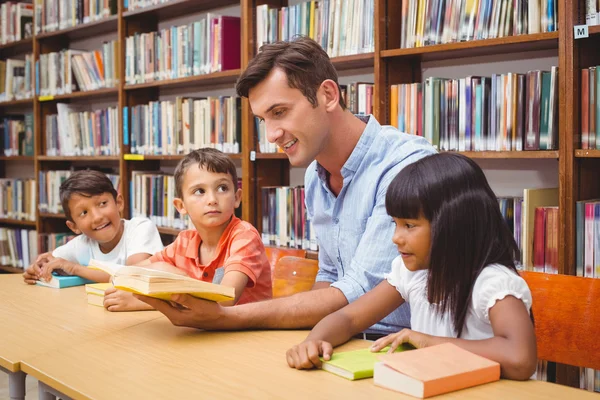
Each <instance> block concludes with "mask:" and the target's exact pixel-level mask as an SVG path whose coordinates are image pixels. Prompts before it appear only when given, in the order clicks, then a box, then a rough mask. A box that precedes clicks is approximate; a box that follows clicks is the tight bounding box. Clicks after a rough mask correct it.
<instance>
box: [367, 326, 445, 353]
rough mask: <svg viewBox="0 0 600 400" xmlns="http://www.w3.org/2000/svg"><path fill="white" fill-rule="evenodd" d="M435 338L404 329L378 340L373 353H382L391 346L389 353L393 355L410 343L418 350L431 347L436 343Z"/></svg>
mask: <svg viewBox="0 0 600 400" xmlns="http://www.w3.org/2000/svg"><path fill="white" fill-rule="evenodd" d="M434 339H435V336H431V335H427V334H425V333H420V332H415V331H413V330H411V329H402V330H401V331H400V332H396V333H392V334H389V335H387V336H385V337H382V338H380V339H377V340H376V341H375V343H373V345H372V346H371V351H373V352H376V351H380V350H381V349H383V348H384V347H386V346H390V349H389V350H388V353H393V352H394V351H396V349H397V348H398V347H399V346H400V345H402V344H403V343H408V344H410V345H412V346H414V347H416V348H417V349H420V348H422V347H429V346H432V345H434V344H436V343H434Z"/></svg>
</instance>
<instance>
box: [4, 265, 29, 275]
mask: <svg viewBox="0 0 600 400" xmlns="http://www.w3.org/2000/svg"><path fill="white" fill-rule="evenodd" d="M0 271H4V272H9V273H11V274H22V273H23V272H25V271H24V270H23V268H15V267H11V266H10V265H0Z"/></svg>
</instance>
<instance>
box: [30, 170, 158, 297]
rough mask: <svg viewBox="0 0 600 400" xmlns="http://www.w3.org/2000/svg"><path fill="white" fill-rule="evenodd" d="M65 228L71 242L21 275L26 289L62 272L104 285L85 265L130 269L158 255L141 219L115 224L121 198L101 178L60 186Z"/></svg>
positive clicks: (150, 229)
mask: <svg viewBox="0 0 600 400" xmlns="http://www.w3.org/2000/svg"><path fill="white" fill-rule="evenodd" d="M60 201H61V203H62V207H63V210H64V212H65V215H66V217H67V226H68V227H69V229H71V230H72V231H73V232H74V233H76V234H77V235H79V236H77V237H76V238H74V239H73V240H71V241H70V242H68V243H67V244H65V245H63V246H60V247H58V248H56V249H55V250H54V251H52V253H50V252H48V253H44V254H41V255H39V256H38V258H37V259H36V261H35V262H34V263H33V264H32V265H31V266H29V268H27V270H26V271H25V273H24V274H23V278H24V280H25V282H26V283H28V284H30V285H33V284H35V282H36V280H40V279H42V280H46V281H47V280H50V278H51V274H52V271H54V270H62V271H63V272H64V273H65V274H67V275H77V276H81V277H82V278H86V279H90V280H92V281H95V282H109V280H110V276H109V275H108V274H107V273H106V272H103V271H99V270H94V269H89V268H87V265H88V263H89V261H90V259H92V258H94V259H96V260H104V261H111V262H114V263H117V264H128V265H133V264H136V263H138V262H140V261H142V260H145V259H146V258H149V257H150V256H151V255H152V254H154V253H156V252H158V251H160V250H162V248H163V245H162V242H161V240H160V235H159V233H158V230H157V229H156V226H155V225H154V223H153V222H152V221H150V220H149V219H147V218H139V217H136V218H132V219H131V220H125V219H121V212H122V211H123V197H122V196H121V195H120V194H117V191H116V190H115V189H114V187H113V184H112V182H111V181H110V179H108V177H107V176H106V175H105V174H103V173H102V172H98V171H92V170H85V171H77V172H75V173H73V174H72V175H71V176H70V177H69V178H68V179H67V180H65V181H64V182H63V183H62V184H61V185H60Z"/></svg>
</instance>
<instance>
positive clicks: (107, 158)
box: [36, 156, 121, 162]
mask: <svg viewBox="0 0 600 400" xmlns="http://www.w3.org/2000/svg"><path fill="white" fill-rule="evenodd" d="M36 159H37V160H38V161H55V162H61V161H70V162H71V161H119V160H120V159H121V157H120V156H37V157H36Z"/></svg>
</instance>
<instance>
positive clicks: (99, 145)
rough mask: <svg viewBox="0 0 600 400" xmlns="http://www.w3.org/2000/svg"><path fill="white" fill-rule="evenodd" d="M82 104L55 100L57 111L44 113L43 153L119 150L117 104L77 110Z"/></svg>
mask: <svg viewBox="0 0 600 400" xmlns="http://www.w3.org/2000/svg"><path fill="white" fill-rule="evenodd" d="M83 107H85V106H83ZM83 107H81V106H80V107H77V106H76V105H74V104H63V103H58V104H57V110H58V114H50V115H47V116H46V121H45V122H46V129H45V135H46V155H48V156H101V155H103V156H109V155H118V154H119V152H120V150H119V149H120V148H119V146H120V144H119V113H118V109H117V107H110V108H106V109H102V110H95V111H78V110H79V109H81V108H83Z"/></svg>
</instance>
